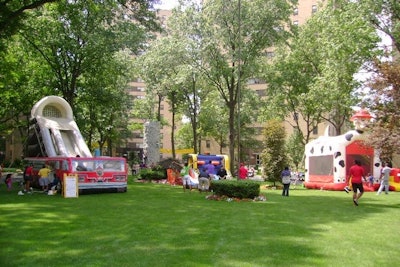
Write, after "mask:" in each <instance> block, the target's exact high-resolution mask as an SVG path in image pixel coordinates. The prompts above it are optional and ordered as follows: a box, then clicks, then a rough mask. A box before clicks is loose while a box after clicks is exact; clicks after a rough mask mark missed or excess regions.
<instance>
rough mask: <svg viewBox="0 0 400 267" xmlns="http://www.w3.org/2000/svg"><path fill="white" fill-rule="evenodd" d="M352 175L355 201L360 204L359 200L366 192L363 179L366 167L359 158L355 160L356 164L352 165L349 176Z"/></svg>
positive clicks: (355, 203)
mask: <svg viewBox="0 0 400 267" xmlns="http://www.w3.org/2000/svg"><path fill="white" fill-rule="evenodd" d="M350 177H351V185H352V187H353V202H354V205H356V206H358V200H359V199H360V198H361V197H362V195H363V194H364V186H363V183H362V180H363V179H364V180H365V173H364V168H363V167H362V166H361V162H360V161H359V160H357V159H356V160H354V165H353V166H351V167H350V170H349V178H348V179H350Z"/></svg>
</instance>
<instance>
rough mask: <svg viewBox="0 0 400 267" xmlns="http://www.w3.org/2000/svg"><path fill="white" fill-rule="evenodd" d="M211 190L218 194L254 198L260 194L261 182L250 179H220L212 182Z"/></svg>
mask: <svg viewBox="0 0 400 267" xmlns="http://www.w3.org/2000/svg"><path fill="white" fill-rule="evenodd" d="M211 190H213V192H214V194H216V195H218V196H227V197H232V198H240V199H243V198H250V199H253V198H255V197H257V196H259V195H260V183H259V182H256V181H250V180H244V181H235V180H220V181H213V182H212V183H211Z"/></svg>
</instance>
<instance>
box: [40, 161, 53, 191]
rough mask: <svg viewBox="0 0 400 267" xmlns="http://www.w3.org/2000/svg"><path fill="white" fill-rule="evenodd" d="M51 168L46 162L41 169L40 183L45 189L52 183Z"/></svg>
mask: <svg viewBox="0 0 400 267" xmlns="http://www.w3.org/2000/svg"><path fill="white" fill-rule="evenodd" d="M50 172H51V170H50V169H49V168H47V166H46V165H45V164H43V167H42V168H41V169H40V170H39V173H38V174H39V185H40V186H41V187H42V190H43V191H47V187H48V185H49V183H50V180H49V174H50Z"/></svg>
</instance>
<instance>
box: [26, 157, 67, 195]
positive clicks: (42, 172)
mask: <svg viewBox="0 0 400 267" xmlns="http://www.w3.org/2000/svg"><path fill="white" fill-rule="evenodd" d="M37 175H38V177H39V186H40V187H41V189H42V191H43V192H47V191H48V190H49V189H51V188H52V187H53V186H57V185H58V184H59V183H60V180H59V178H58V177H57V175H55V174H54V172H53V171H52V170H51V169H50V168H49V167H48V166H47V165H46V164H43V166H42V168H41V169H39V171H38V174H37ZM23 177H24V184H25V186H24V190H23V193H31V186H32V182H33V177H34V171H33V164H32V163H31V164H29V165H27V166H26V167H25V170H24V174H23Z"/></svg>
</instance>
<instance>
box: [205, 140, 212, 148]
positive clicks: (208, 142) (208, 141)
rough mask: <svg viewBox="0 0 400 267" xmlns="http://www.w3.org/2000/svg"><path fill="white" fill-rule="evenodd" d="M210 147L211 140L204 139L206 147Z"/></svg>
mask: <svg viewBox="0 0 400 267" xmlns="http://www.w3.org/2000/svg"><path fill="white" fill-rule="evenodd" d="M210 147H211V142H210V140H206V148H210Z"/></svg>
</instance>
